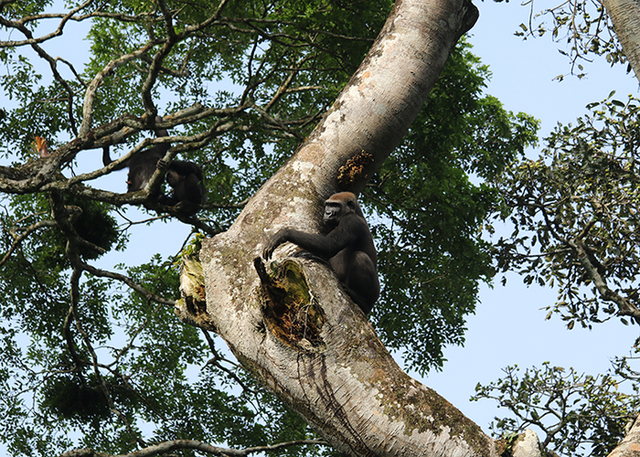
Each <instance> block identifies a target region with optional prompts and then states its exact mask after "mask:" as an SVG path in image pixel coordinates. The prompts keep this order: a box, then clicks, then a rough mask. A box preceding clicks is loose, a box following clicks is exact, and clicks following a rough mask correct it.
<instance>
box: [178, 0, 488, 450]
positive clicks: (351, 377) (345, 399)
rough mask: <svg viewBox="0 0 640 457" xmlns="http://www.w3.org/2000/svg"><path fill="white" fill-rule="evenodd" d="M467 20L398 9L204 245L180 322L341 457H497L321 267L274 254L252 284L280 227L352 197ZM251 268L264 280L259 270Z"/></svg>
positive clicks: (426, 5)
mask: <svg viewBox="0 0 640 457" xmlns="http://www.w3.org/2000/svg"><path fill="white" fill-rule="evenodd" d="M477 16H478V13H477V9H476V8H475V7H474V6H473V5H472V4H471V3H470V2H469V1H468V0H400V1H398V2H397V4H396V6H395V8H394V10H393V12H392V14H391V15H390V17H389V19H388V21H387V23H386V25H385V27H384V28H383V30H382V31H381V33H380V35H379V37H378V39H377V40H376V42H375V43H374V45H373V47H372V49H371V51H370V52H369V54H368V56H367V57H366V59H365V60H364V62H363V63H362V65H361V66H360V68H359V69H358V71H357V72H356V73H355V75H354V76H353V77H352V79H351V81H350V83H349V84H348V86H347V87H346V88H345V90H344V91H343V92H342V94H341V95H340V96H339V98H338V99H337V101H336V102H335V104H334V105H333V107H332V108H331V109H330V110H329V112H328V113H327V114H326V116H325V117H324V119H323V121H322V122H321V123H320V124H319V125H318V127H317V128H316V129H315V131H314V132H313V133H312V134H311V135H310V137H309V138H308V139H307V141H305V142H304V143H303V144H302V145H301V146H300V147H299V149H298V150H297V151H296V153H295V154H294V156H293V157H292V158H291V159H290V160H289V161H288V162H287V163H286V164H285V165H284V166H283V167H282V168H281V169H280V170H279V171H278V172H277V173H276V175H274V176H273V177H272V179H270V180H269V181H268V182H267V183H266V184H265V185H264V186H263V188H262V189H261V190H260V191H259V192H258V193H257V194H256V195H255V196H254V197H253V198H252V199H251V200H250V201H249V203H248V204H247V206H246V208H245V210H244V211H243V212H242V214H241V215H240V216H239V218H238V219H237V220H236V222H235V223H234V225H233V226H232V227H231V228H230V229H229V230H228V231H227V232H225V233H223V234H220V235H218V236H216V237H214V238H212V239H210V240H207V241H206V242H205V243H203V249H202V252H201V259H202V263H203V271H204V278H205V285H206V311H205V314H206V316H203V315H202V314H201V313H194V312H193V311H190V310H189V309H187V308H184V309H181V310H180V311H179V314H181V315H182V316H183V317H184V316H185V314H189V313H190V312H191V314H192V322H196V323H197V322H199V321H201V322H202V324H203V326H205V327H207V326H208V328H215V329H216V331H217V332H218V334H219V335H220V336H221V337H222V338H224V339H225V341H226V342H227V343H228V345H229V347H230V348H231V350H232V351H233V353H234V354H235V355H236V357H237V358H238V360H239V361H240V363H242V365H243V366H244V367H245V368H247V369H248V370H249V371H250V372H251V373H252V374H253V375H254V376H255V377H256V378H258V379H259V380H261V381H262V382H263V383H264V385H265V386H267V387H268V388H269V389H271V390H272V391H273V392H274V393H275V394H276V395H277V396H278V397H279V398H281V399H282V400H283V401H284V402H286V403H287V404H288V405H290V406H291V407H292V408H293V409H294V410H295V411H297V412H298V413H299V414H301V415H302V416H303V417H304V418H305V419H306V420H307V421H308V422H309V424H311V425H312V426H313V427H314V428H315V429H316V430H317V431H318V432H319V433H320V434H321V435H322V436H323V437H325V439H326V440H327V441H328V442H329V443H330V444H332V445H333V446H334V447H336V448H337V449H338V450H340V451H342V452H344V453H345V454H348V455H354V456H403V457H411V456H450V457H458V456H459V457H462V456H465V457H467V456H498V455H499V454H500V449H499V446H497V445H496V443H495V442H494V441H493V440H492V439H491V438H489V437H488V436H487V435H485V434H484V433H483V432H482V430H480V428H479V427H478V426H477V425H476V424H474V423H473V422H471V421H470V420H469V419H468V418H466V417H465V416H464V415H463V414H462V413H460V412H459V411H458V410H457V409H455V408H454V407H453V406H452V405H451V404H450V403H449V402H447V401H446V400H445V399H443V398H441V397H440V396H439V395H438V394H437V393H436V392H434V391H433V390H431V389H429V388H428V387H426V386H424V385H422V384H420V383H419V382H417V381H415V380H414V379H412V378H410V377H409V376H408V375H407V374H405V373H404V372H403V371H402V370H401V369H400V368H399V367H398V366H397V364H396V363H395V361H394V360H393V359H392V358H391V356H390V355H389V353H388V352H387V350H386V349H385V348H384V346H383V345H382V343H381V342H380V340H379V339H378V337H377V336H376V334H375V331H374V329H373V328H372V326H371V325H370V323H369V322H368V320H367V318H366V316H364V314H363V313H362V312H361V311H360V309H359V308H358V307H357V306H356V305H355V304H353V303H352V302H351V301H350V299H349V297H348V296H347V295H346V294H345V293H344V291H343V290H342V289H341V287H340V285H339V283H338V282H337V280H336V278H335V275H334V274H333V273H332V272H331V271H330V270H329V268H328V267H327V266H325V265H323V264H321V263H318V262H316V261H313V260H309V259H306V260H305V259H300V258H291V259H286V257H287V254H288V253H291V252H292V251H293V249H292V246H291V245H289V244H286V245H284V246H283V247H281V248H279V249H277V250H276V252H275V256H274V257H275V259H276V260H277V261H278V266H277V267H276V270H277V271H278V272H279V273H280V276H279V277H278V278H277V279H274V280H269V279H267V280H266V281H265V282H264V283H263V282H262V281H261V280H260V277H259V276H258V270H260V269H261V267H262V265H263V264H262V261H261V260H259V257H260V253H261V251H262V248H263V246H264V244H265V243H266V241H267V239H268V237H269V236H270V235H271V234H273V233H275V231H277V229H279V228H280V227H283V226H293V227H296V228H299V229H302V230H306V231H317V230H318V228H319V227H318V224H319V221H320V220H321V210H322V206H321V205H322V202H323V201H324V200H325V199H326V198H327V197H328V196H329V195H331V194H333V193H334V192H336V191H338V190H351V191H356V192H357V191H358V190H360V189H362V187H363V186H364V184H365V183H366V181H367V179H368V178H369V177H370V176H371V174H372V173H373V172H374V171H375V170H376V169H377V168H378V167H379V166H380V165H381V164H382V162H383V161H384V160H385V158H386V157H387V156H388V155H389V154H390V152H391V151H392V150H393V149H394V148H395V147H396V146H397V145H398V143H399V142H400V140H401V139H402V137H403V136H404V134H405V133H406V131H407V129H408V128H409V126H410V124H411V122H412V121H413V120H414V118H415V116H416V115H417V113H418V111H419V110H420V108H421V107H422V105H423V103H424V101H425V99H426V97H427V95H428V93H429V91H430V90H431V88H432V87H433V84H434V82H435V80H436V78H437V77H438V75H439V74H440V72H441V70H442V68H443V66H444V64H445V62H446V60H447V58H448V57H449V54H450V52H451V50H452V49H453V47H454V46H455V44H456V42H457V40H458V39H459V37H460V36H461V35H462V34H463V33H464V32H466V31H467V30H468V29H470V28H471V26H472V25H473V24H474V23H475V21H476V19H477ZM283 259H286V260H283ZM262 268H263V270H262V271H263V278H264V277H265V276H266V275H267V273H266V271H267V270H270V267H269V266H267V267H266V269H264V267H262ZM287 280H289V282H287ZM193 309H195V308H194V307H191V310H193ZM196 314H197V315H196Z"/></svg>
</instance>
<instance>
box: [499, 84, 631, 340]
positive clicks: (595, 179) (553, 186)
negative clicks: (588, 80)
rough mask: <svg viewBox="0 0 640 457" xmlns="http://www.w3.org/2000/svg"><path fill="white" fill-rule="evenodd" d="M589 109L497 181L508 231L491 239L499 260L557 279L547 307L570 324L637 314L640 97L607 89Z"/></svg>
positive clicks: (531, 277) (539, 277)
mask: <svg viewBox="0 0 640 457" xmlns="http://www.w3.org/2000/svg"><path fill="white" fill-rule="evenodd" d="M612 95H613V94H612ZM590 109H591V114H590V115H588V116H585V117H584V118H581V119H579V120H578V122H577V124H576V126H575V127H574V126H571V125H569V126H559V127H558V128H557V129H556V130H555V131H554V132H553V133H552V135H551V136H550V137H549V138H548V139H547V140H546V143H547V146H546V147H545V149H544V150H543V151H542V155H541V156H540V157H539V158H538V159H537V160H526V161H524V162H522V163H520V164H518V166H516V167H514V168H512V169H511V171H510V172H509V174H508V175H506V177H505V179H504V181H503V183H502V190H503V192H504V194H505V196H506V200H507V204H508V205H509V206H510V207H511V208H512V210H513V212H512V213H511V215H510V221H511V222H512V224H513V226H514V231H513V233H512V235H511V237H509V238H506V239H502V240H501V241H500V243H499V246H500V248H501V263H500V265H499V266H500V268H502V269H503V270H505V271H506V270H508V269H519V270H520V272H521V273H522V274H524V275H525V276H524V280H525V282H526V283H529V284H530V283H533V282H537V283H538V284H540V285H545V284H549V285H552V286H554V285H555V286H556V287H558V289H559V297H558V302H557V303H556V304H555V306H553V307H549V309H550V314H549V316H551V313H552V312H555V313H558V314H559V315H560V316H561V317H562V319H563V320H565V321H567V323H568V326H569V328H572V327H573V326H574V324H575V323H576V322H578V323H580V324H581V325H582V326H584V327H590V326H591V324H592V323H597V322H602V321H603V320H606V319H609V318H611V317H613V316H619V317H621V319H622V321H623V322H624V323H628V320H627V319H626V318H625V316H627V317H632V318H633V319H637V318H638V317H639V316H640V313H639V312H638V305H639V303H638V292H639V291H638V287H637V284H638V277H639V276H638V275H639V274H640V271H639V270H638V266H639V263H638V262H639V260H640V258H639V257H638V255H639V253H638V242H639V241H640V240H639V239H638V235H639V234H640V228H639V226H638V224H639V222H640V221H639V220H638V210H639V209H640V208H639V207H638V202H639V201H640V200H639V197H640V194H639V193H638V192H639V191H638V182H639V181H638V179H639V176H638V170H637V163H638V139H639V138H640V137H639V133H640V131H639V130H638V126H639V124H638V121H637V113H638V109H639V105H638V100H636V99H635V98H630V99H629V101H628V102H627V103H623V102H621V101H618V100H615V99H613V98H609V99H607V100H605V101H604V102H602V103H601V104H593V105H591V106H590Z"/></svg>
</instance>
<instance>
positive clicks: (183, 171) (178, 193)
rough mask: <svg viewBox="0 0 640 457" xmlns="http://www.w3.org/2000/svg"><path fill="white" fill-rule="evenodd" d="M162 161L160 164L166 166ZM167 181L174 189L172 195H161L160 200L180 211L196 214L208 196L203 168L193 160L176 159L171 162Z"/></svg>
mask: <svg viewBox="0 0 640 457" xmlns="http://www.w3.org/2000/svg"><path fill="white" fill-rule="evenodd" d="M162 162H163V161H161V163H160V165H159V166H161V167H162V166H164V165H163V163H162ZM168 168H169V170H168V171H167V183H168V184H169V185H170V186H171V188H172V189H173V194H172V195H171V196H170V197H167V196H165V195H161V196H160V198H159V200H158V202H159V203H161V204H163V205H168V206H174V207H175V208H176V209H177V210H179V211H180V212H182V213H184V214H187V215H194V214H195V213H197V212H198V210H199V209H200V205H202V204H203V203H204V202H205V201H206V199H207V197H206V192H207V189H206V187H204V184H203V182H202V181H203V177H202V169H201V168H200V167H199V166H198V165H196V164H195V163H193V162H186V161H184V160H174V161H172V162H170V163H169V166H168Z"/></svg>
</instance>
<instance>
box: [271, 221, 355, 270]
mask: <svg viewBox="0 0 640 457" xmlns="http://www.w3.org/2000/svg"><path fill="white" fill-rule="evenodd" d="M363 228H364V229H366V222H365V221H364V220H363V219H361V218H359V217H358V216H356V215H355V214H349V215H347V216H345V217H343V218H342V219H341V220H340V223H339V224H338V226H337V227H336V228H334V229H333V230H332V231H331V232H329V234H327V235H320V234H315V233H307V232H302V231H300V230H295V229H292V228H283V229H280V230H279V231H278V232H277V233H276V234H275V235H273V236H272V237H271V239H269V242H268V243H267V245H266V246H265V248H264V250H263V252H262V256H263V257H264V258H265V259H266V260H269V259H270V258H271V255H272V254H273V251H275V249H276V248H277V247H278V246H280V245H281V244H284V243H286V242H287V241H288V242H290V243H293V244H295V245H297V246H299V247H301V248H302V249H304V250H305V251H308V252H310V253H312V254H315V255H317V256H320V257H324V258H326V259H329V258H331V257H333V256H335V255H336V254H337V253H338V252H340V251H341V250H343V249H344V248H346V247H347V246H353V245H354V244H355V243H357V240H358V238H359V237H361V236H362V233H363Z"/></svg>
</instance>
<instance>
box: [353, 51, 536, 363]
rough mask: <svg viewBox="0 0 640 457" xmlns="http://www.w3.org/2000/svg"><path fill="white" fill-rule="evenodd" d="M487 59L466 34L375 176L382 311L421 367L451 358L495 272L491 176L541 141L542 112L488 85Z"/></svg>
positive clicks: (391, 342)
mask: <svg viewBox="0 0 640 457" xmlns="http://www.w3.org/2000/svg"><path fill="white" fill-rule="evenodd" d="M488 77H489V72H488V70H487V68H486V67H485V66H483V65H481V64H480V63H479V61H478V59H477V58H476V57H475V56H473V55H472V54H471V53H470V52H469V45H467V44H465V43H464V42H461V43H460V44H459V45H458V47H457V48H456V49H455V51H454V52H453V53H452V55H451V57H450V58H449V60H448V62H447V65H446V66H445V69H444V70H443V72H442V73H441V75H440V78H439V80H438V84H437V85H436V87H435V88H434V89H433V91H432V93H431V95H430V97H429V99H428V101H427V104H426V105H425V107H424V108H423V110H422V111H421V113H420V114H419V116H418V118H417V119H416V121H415V122H414V124H413V126H412V127H411V131H410V133H409V134H408V135H407V137H406V139H405V141H404V143H403V144H402V145H401V146H400V147H399V148H398V149H397V150H396V151H395V152H394V153H393V154H392V155H391V157H390V158H389V159H388V160H387V161H386V162H385V164H384V166H383V168H382V170H381V171H380V172H379V173H378V175H377V176H376V177H374V179H373V180H372V182H371V184H370V185H369V188H368V189H367V190H366V194H367V196H368V197H369V198H368V199H366V200H365V201H366V202H372V203H373V206H374V208H375V211H376V212H377V213H378V216H379V217H382V221H381V222H380V223H378V224H375V225H374V226H373V231H374V236H375V238H376V241H377V243H378V251H379V270H380V272H381V274H382V276H383V278H384V287H383V290H382V296H381V299H380V300H379V303H378V304H377V305H376V306H375V307H374V311H373V313H372V314H373V316H374V319H375V321H376V323H377V325H378V327H379V330H380V332H381V337H382V338H383V341H384V343H385V345H386V346H387V347H391V348H396V349H399V350H402V351H403V355H404V356H405V357H406V359H407V360H408V362H409V363H410V364H411V366H412V368H414V369H417V370H418V371H420V372H423V373H424V372H425V371H426V370H428V369H429V368H430V367H434V366H435V367H441V366H442V362H443V354H442V349H443V348H444V347H445V346H446V345H447V344H452V343H453V344H461V343H462V342H463V341H464V338H463V334H464V330H465V327H464V322H465V316H466V315H467V314H469V313H473V312H474V310H475V303H476V300H477V295H478V285H479V282H480V281H487V282H488V281H490V280H491V278H492V277H493V274H494V270H493V268H492V257H491V255H490V254H491V250H490V246H489V245H488V244H487V243H486V242H485V241H483V240H482V238H481V234H482V233H481V232H482V229H483V226H484V222H485V221H486V219H487V217H488V216H489V215H490V214H492V213H493V212H494V211H496V210H497V209H498V208H499V205H500V196H499V193H498V192H497V190H496V188H495V187H494V186H493V185H491V182H492V181H493V180H495V179H496V177H498V176H500V174H501V173H502V172H503V171H504V169H505V167H506V166H507V165H508V164H509V163H511V162H512V161H513V160H515V158H516V157H517V156H518V155H519V154H521V153H522V152H523V150H524V148H525V147H526V146H528V145H530V144H533V143H534V142H535V141H536V137H535V132H536V131H537V128H538V123H537V121H535V120H534V119H533V118H531V117H529V116H527V115H524V114H518V115H513V114H512V113H508V112H506V111H505V110H504V109H503V108H502V105H501V104H500V102H499V101H498V100H496V99H495V98H494V97H491V96H486V95H484V94H483V93H482V90H483V88H484V86H485V81H486V79H487V78H488Z"/></svg>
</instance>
